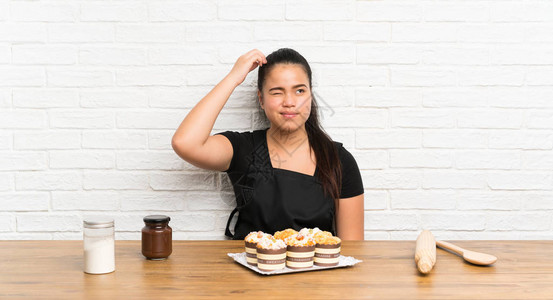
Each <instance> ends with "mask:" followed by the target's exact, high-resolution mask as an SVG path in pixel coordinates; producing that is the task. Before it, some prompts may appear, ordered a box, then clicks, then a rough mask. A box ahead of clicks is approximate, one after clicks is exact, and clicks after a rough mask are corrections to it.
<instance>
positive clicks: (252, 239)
mask: <svg viewBox="0 0 553 300" xmlns="http://www.w3.org/2000/svg"><path fill="white" fill-rule="evenodd" d="M264 235H266V233H264V232H263V231H252V232H250V233H249V234H248V235H247V236H246V238H244V242H245V245H246V261H247V262H248V264H249V265H252V266H256V265H257V252H256V246H257V242H259V239H261V238H262V237H263V236H264Z"/></svg>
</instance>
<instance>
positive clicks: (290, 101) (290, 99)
mask: <svg viewBox="0 0 553 300" xmlns="http://www.w3.org/2000/svg"><path fill="white" fill-rule="evenodd" d="M295 104H296V99H294V95H292V94H285V95H284V100H283V102H282V105H284V106H286V107H290V106H294V105H295Z"/></svg>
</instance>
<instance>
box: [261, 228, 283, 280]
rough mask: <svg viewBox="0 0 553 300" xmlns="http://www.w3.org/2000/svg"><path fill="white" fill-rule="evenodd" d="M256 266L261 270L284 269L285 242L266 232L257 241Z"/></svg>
mask: <svg viewBox="0 0 553 300" xmlns="http://www.w3.org/2000/svg"><path fill="white" fill-rule="evenodd" d="M256 251H257V267H258V268H259V270H261V271H266V272H270V271H275V270H280V269H284V267H285V265H286V244H285V243H284V242H283V241H282V240H278V239H275V238H274V237H273V236H272V235H270V234H266V235H264V236H263V237H261V238H260V239H259V241H258V242H257V247H256Z"/></svg>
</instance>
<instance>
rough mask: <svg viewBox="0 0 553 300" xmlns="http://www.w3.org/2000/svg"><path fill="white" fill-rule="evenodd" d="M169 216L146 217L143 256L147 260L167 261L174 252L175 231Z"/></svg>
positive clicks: (143, 230) (143, 229)
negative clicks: (170, 223) (170, 224)
mask: <svg viewBox="0 0 553 300" xmlns="http://www.w3.org/2000/svg"><path fill="white" fill-rule="evenodd" d="M170 220H171V218H170V217H168V216H163V215H149V216H145V217H144V223H145V224H146V225H145V226H144V227H143V228H142V255H144V256H145V257H146V258H147V259H152V260H162V259H166V258H167V257H169V255H171V252H173V230H172V229H171V227H169V221H170Z"/></svg>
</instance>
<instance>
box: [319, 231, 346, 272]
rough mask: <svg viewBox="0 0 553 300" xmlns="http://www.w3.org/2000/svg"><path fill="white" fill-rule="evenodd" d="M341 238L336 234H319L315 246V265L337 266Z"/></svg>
mask: <svg viewBox="0 0 553 300" xmlns="http://www.w3.org/2000/svg"><path fill="white" fill-rule="evenodd" d="M341 245H342V240H341V239H340V238H339V237H337V236H319V237H318V239H317V245H316V247H315V257H314V261H315V265H316V266H321V267H329V266H337V265H338V262H339V261H340V248H341Z"/></svg>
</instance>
